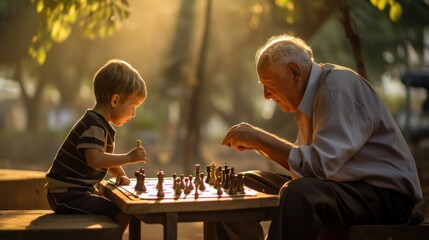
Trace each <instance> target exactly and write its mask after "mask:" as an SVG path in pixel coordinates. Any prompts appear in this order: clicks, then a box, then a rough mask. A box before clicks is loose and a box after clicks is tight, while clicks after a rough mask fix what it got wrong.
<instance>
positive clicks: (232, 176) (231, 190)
mask: <svg viewBox="0 0 429 240" xmlns="http://www.w3.org/2000/svg"><path fill="white" fill-rule="evenodd" d="M232 170H233V168H231V172H232ZM236 184H237V180H236V178H235V174H232V173H230V174H229V189H228V194H229V195H236V194H237V189H236Z"/></svg>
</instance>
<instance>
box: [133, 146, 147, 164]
mask: <svg viewBox="0 0 429 240" xmlns="http://www.w3.org/2000/svg"><path fill="white" fill-rule="evenodd" d="M128 156H129V157H130V160H131V162H133V163H136V162H144V163H146V161H147V159H146V150H145V149H144V148H143V146H142V145H141V141H137V147H136V148H134V149H133V150H131V151H130V152H129V153H128Z"/></svg>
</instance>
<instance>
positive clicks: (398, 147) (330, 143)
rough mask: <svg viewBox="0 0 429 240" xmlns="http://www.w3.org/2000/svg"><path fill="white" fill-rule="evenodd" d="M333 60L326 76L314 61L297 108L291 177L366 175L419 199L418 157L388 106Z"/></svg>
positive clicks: (343, 179)
mask: <svg viewBox="0 0 429 240" xmlns="http://www.w3.org/2000/svg"><path fill="white" fill-rule="evenodd" d="M331 66H334V68H333V69H332V70H331V71H330V73H329V74H328V75H327V76H326V78H324V77H323V76H322V75H323V73H322V72H323V71H322V68H321V66H319V65H318V64H315V63H313V66H312V69H311V73H310V77H309V81H308V84H307V88H306V90H305V93H304V96H303V98H302V100H301V102H300V104H299V106H298V111H297V112H296V121H297V126H298V130H299V132H298V137H297V140H296V142H295V144H296V146H297V147H295V148H293V149H292V150H291V152H290V154H289V166H290V169H291V175H292V177H293V178H300V177H315V178H318V179H322V180H333V181H338V182H347V181H360V180H364V181H366V182H367V183H368V184H370V185H373V186H376V187H379V188H387V189H393V190H397V191H399V192H401V193H404V194H407V195H409V196H411V197H413V198H414V199H415V201H416V202H417V201H419V200H421V199H422V191H421V187H420V182H419V179H418V174H417V169H416V165H415V162H414V158H413V156H412V154H411V152H410V150H409V148H408V145H407V143H406V142H405V139H404V138H403V136H402V133H401V132H400V130H399V128H398V126H397V124H396V122H395V120H394V119H393V117H392V116H391V114H390V112H389V110H388V109H387V108H386V107H385V105H384V104H383V102H382V100H381V99H380V97H379V96H378V94H377V93H376V91H375V90H374V89H373V88H372V87H371V86H370V84H369V83H368V82H367V81H366V80H364V79H363V78H361V77H360V76H359V75H358V74H357V73H355V72H354V71H352V70H350V69H348V68H343V67H340V66H335V65H331ZM321 76H322V77H321Z"/></svg>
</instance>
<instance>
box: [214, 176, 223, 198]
mask: <svg viewBox="0 0 429 240" xmlns="http://www.w3.org/2000/svg"><path fill="white" fill-rule="evenodd" d="M220 180H221V179H220V178H217V179H216V183H215V185H216V188H217V191H216V193H217V195H218V196H219V197H221V196H222V193H223V191H222V187H221V186H220Z"/></svg>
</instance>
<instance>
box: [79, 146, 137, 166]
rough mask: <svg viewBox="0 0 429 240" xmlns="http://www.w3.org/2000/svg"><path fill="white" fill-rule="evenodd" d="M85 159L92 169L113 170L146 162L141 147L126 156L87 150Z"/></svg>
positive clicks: (91, 149)
mask: <svg viewBox="0 0 429 240" xmlns="http://www.w3.org/2000/svg"><path fill="white" fill-rule="evenodd" d="M85 157H86V161H87V163H88V165H89V166H91V167H93V168H115V167H120V166H123V165H127V164H131V163H138V162H146V151H145V150H144V148H143V147H139V148H134V149H132V150H131V151H130V152H128V153H126V154H113V153H106V152H103V151H101V150H99V149H95V148H87V149H85ZM122 171H123V170H122Z"/></svg>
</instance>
